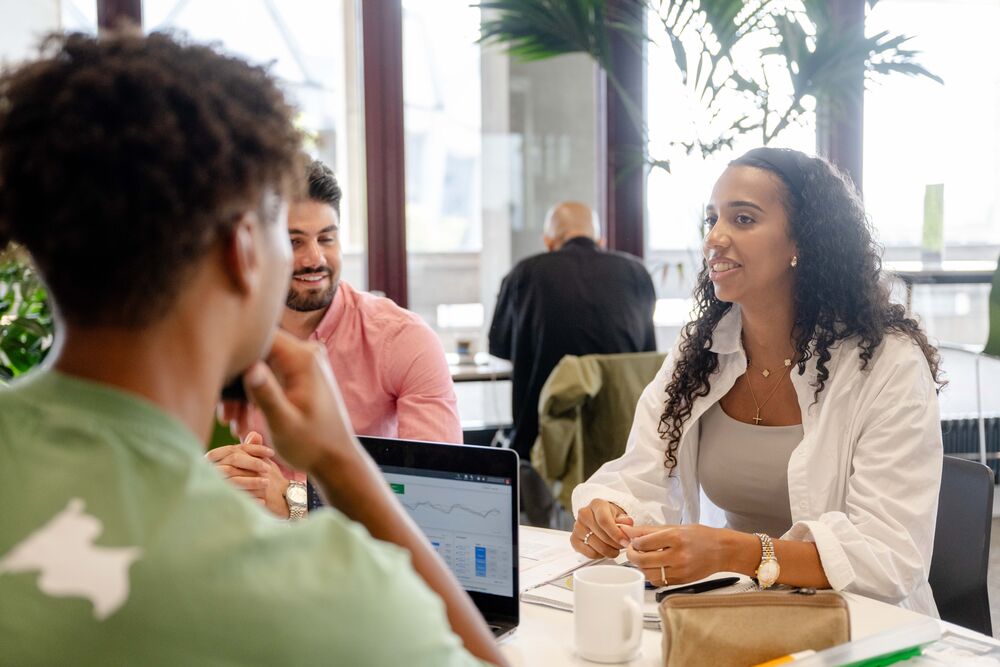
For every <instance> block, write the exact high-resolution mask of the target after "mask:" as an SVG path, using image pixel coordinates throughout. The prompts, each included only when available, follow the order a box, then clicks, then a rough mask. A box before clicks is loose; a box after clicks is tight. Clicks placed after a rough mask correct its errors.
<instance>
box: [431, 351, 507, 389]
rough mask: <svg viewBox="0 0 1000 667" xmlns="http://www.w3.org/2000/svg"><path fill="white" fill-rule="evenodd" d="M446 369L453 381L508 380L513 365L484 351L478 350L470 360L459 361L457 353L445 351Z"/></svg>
mask: <svg viewBox="0 0 1000 667" xmlns="http://www.w3.org/2000/svg"><path fill="white" fill-rule="evenodd" d="M444 356H445V359H447V360H448V370H449V371H451V379H452V381H453V382H498V381H501V380H510V378H511V374H512V373H513V371H514V365H513V364H511V363H510V362H509V361H507V360H506V359H498V358H497V357H493V356H490V355H488V354H486V353H485V352H478V353H476V356H475V357H474V359H473V360H472V361H471V362H470V361H460V360H459V356H458V354H456V353H454V352H446V353H445V355H444Z"/></svg>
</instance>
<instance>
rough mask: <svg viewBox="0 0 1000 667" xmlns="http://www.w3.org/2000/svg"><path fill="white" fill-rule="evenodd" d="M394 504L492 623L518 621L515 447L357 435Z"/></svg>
mask: <svg viewBox="0 0 1000 667" xmlns="http://www.w3.org/2000/svg"><path fill="white" fill-rule="evenodd" d="M358 440H360V441H361V444H362V445H364V447H365V449H366V450H367V451H368V453H369V454H370V455H371V457H372V458H373V459H375V463H376V464H378V467H379V468H380V469H381V470H382V474H383V475H384V476H385V478H386V480H387V481H388V483H389V485H390V488H391V489H392V491H393V492H394V493H395V494H396V498H397V499H398V500H399V502H400V504H401V505H402V506H403V507H404V508H405V509H406V511H407V512H408V513H409V515H410V516H411V517H412V518H413V520H414V521H415V522H416V524H417V525H418V526H419V527H420V529H421V531H422V532H423V533H424V534H425V535H426V536H427V539H428V540H429V541H430V542H431V544H432V545H434V548H435V549H436V550H437V552H438V554H440V556H441V558H442V559H443V560H444V561H445V563H447V564H448V567H449V568H450V569H451V571H452V572H453V573H454V574H455V578H456V579H458V582H459V584H461V585H462V587H463V588H465V590H466V591H468V593H469V596H470V597H471V598H472V600H473V602H475V603H476V606H477V607H478V608H479V610H480V611H481V612H482V613H483V616H485V617H486V620H487V621H489V622H490V623H491V624H498V625H502V624H513V625H516V624H517V620H518V616H519V612H518V562H517V556H518V551H517V542H518V534H517V526H518V478H517V475H518V467H519V461H518V458H517V453H516V452H514V451H513V450H511V449H500V448H497V447H473V446H471V445H446V444H440V443H432V442H418V441H414V440H402V439H396V438H372V437H366V436H362V437H359V438H358Z"/></svg>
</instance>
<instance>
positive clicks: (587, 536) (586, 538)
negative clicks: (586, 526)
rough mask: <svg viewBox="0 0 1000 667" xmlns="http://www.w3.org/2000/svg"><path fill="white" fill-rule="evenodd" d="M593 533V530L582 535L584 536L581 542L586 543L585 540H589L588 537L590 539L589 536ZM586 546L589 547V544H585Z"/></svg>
mask: <svg viewBox="0 0 1000 667" xmlns="http://www.w3.org/2000/svg"><path fill="white" fill-rule="evenodd" d="M593 534H594V531H590V532H589V533H587V534H586V535H584V536H583V543H584V544H587V540H589V539H590V536H591V535H593ZM587 546H588V547H589V546H590V545H589V544H587Z"/></svg>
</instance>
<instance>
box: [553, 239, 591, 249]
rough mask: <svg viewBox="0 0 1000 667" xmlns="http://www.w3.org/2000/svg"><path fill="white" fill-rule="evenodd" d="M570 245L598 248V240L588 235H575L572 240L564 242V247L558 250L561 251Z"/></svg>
mask: <svg viewBox="0 0 1000 667" xmlns="http://www.w3.org/2000/svg"><path fill="white" fill-rule="evenodd" d="M568 247H573V248H590V249H594V248H597V241H595V240H594V239H592V238H588V237H586V236H574V237H573V238H571V239H570V240H568V241H565V242H563V244H562V247H560V248H559V250H558V251H557V252H561V251H563V250H565V249H566V248H568Z"/></svg>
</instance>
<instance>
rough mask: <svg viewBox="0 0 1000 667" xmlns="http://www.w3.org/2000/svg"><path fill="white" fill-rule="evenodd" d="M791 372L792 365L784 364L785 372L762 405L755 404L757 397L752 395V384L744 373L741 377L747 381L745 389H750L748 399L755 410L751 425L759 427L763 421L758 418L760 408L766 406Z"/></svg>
mask: <svg viewBox="0 0 1000 667" xmlns="http://www.w3.org/2000/svg"><path fill="white" fill-rule="evenodd" d="M791 370H792V365H791V364H790V363H788V364H785V372H784V373H782V374H781V377H780V378H778V381H777V382H775V383H774V387H773V388H772V389H771V393H770V394H768V395H767V398H765V399H764V402H763V403H758V402H757V396H756V394H754V393H753V383H751V382H750V374H749V373H745V374H744V376H743V377H745V378H746V379H747V387H749V388H750V398H752V399H753V405H754V407H755V408H757V414H755V415H754V417H753V423H754V425H756V426H759V425H760V423H761V422H762V421H764V420H763V419H761V418H760V410H761V408H763V407H764V406H765V405H767V402H768V401H770V400H771V397H772V396H774V394H775V392H776V391H778V387H780V386H781V381H782V380H784V379H785V376H786V375H788V374H789V373H790V372H791ZM764 377H767V376H766V375H765V376H764Z"/></svg>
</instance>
